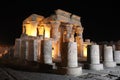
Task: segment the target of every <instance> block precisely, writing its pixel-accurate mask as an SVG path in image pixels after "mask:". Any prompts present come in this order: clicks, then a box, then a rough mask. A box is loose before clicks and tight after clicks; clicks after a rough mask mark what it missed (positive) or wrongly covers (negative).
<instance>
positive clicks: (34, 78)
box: [0, 66, 120, 80]
mask: <svg viewBox="0 0 120 80" xmlns="http://www.w3.org/2000/svg"><path fill="white" fill-rule="evenodd" d="M0 80H120V66H117V67H115V68H105V69H104V70H101V71H93V70H87V69H83V75H81V76H78V77H72V76H67V75H57V74H50V73H40V72H26V71H21V70H14V69H11V68H5V67H0Z"/></svg>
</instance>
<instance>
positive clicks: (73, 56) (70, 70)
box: [61, 42, 82, 76]
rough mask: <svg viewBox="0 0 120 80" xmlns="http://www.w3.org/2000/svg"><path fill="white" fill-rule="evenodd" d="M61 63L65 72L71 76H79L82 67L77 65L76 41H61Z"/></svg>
mask: <svg viewBox="0 0 120 80" xmlns="http://www.w3.org/2000/svg"><path fill="white" fill-rule="evenodd" d="M62 52H64V53H62V55H61V56H62V63H63V66H64V67H65V69H66V74H67V75H71V76H80V75H81V74H82V67H78V57H77V43H76V42H65V43H63V51H62Z"/></svg>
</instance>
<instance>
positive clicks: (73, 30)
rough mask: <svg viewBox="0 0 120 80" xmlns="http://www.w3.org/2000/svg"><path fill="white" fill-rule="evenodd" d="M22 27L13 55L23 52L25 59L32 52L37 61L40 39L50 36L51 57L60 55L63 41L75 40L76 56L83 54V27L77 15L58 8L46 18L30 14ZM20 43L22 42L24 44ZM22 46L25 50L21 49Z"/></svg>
mask: <svg viewBox="0 0 120 80" xmlns="http://www.w3.org/2000/svg"><path fill="white" fill-rule="evenodd" d="M22 29H23V30H22V35H21V37H20V39H16V42H15V46H16V47H15V55H18V54H19V55H21V54H23V53H24V54H25V55H24V57H25V58H26V59H27V58H28V56H29V55H30V53H31V52H32V53H33V54H32V53H31V54H32V55H33V56H34V55H36V56H37V60H38V61H39V60H40V59H39V58H40V55H41V54H42V52H41V49H40V48H41V41H42V40H44V39H46V38H50V39H51V40H52V58H53V59H57V58H58V57H60V56H61V54H62V45H63V44H64V42H76V43H77V52H78V56H80V57H82V56H83V36H82V34H83V27H82V25H81V22H80V17H79V16H77V15H74V14H71V13H69V12H66V11H63V10H60V9H58V10H56V11H55V14H54V15H51V16H50V17H47V18H45V17H43V16H41V15H37V14H32V15H30V16H29V17H28V18H26V19H25V20H24V21H23V27H22ZM35 42H36V43H37V44H36V43H35ZM18 44H20V45H18ZM21 44H24V46H23V45H21ZM17 46H19V47H17ZM22 46H23V47H22ZM38 46H39V48H38ZM35 47H37V48H35ZM18 48H19V49H18ZM22 48H23V49H26V50H27V51H26V50H22ZM31 48H32V50H31ZM37 49H39V50H37ZM22 51H23V52H22ZM33 58H35V57H33ZM30 60H34V59H30ZM37 60H35V61H37Z"/></svg>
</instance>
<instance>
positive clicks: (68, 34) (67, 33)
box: [63, 24, 74, 42]
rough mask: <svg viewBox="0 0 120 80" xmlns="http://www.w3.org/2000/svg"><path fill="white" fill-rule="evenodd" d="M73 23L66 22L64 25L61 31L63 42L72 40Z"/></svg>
mask: <svg viewBox="0 0 120 80" xmlns="http://www.w3.org/2000/svg"><path fill="white" fill-rule="evenodd" d="M72 28H73V25H72V24H66V25H65V27H64V33H63V35H64V36H63V42H69V41H70V42H74V33H73V31H72Z"/></svg>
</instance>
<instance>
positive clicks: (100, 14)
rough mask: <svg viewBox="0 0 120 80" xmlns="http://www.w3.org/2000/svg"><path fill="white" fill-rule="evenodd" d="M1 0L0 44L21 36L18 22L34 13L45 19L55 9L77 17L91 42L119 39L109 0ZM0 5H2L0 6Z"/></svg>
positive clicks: (117, 23)
mask: <svg viewBox="0 0 120 80" xmlns="http://www.w3.org/2000/svg"><path fill="white" fill-rule="evenodd" d="M105 1H106V0H103V1H102V0H100V1H98V0H96V1H92V0H88V1H87V0H63V1H62V0H23V1H22V0H16V1H15V0H14V1H13V0H8V1H7V0H4V2H1V3H0V28H1V29H0V43H9V44H14V41H15V38H19V37H20V34H21V33H22V21H23V20H24V19H25V18H26V17H28V16H29V15H31V14H33V13H36V14H39V15H43V16H45V17H47V16H49V15H51V14H53V13H54V10H56V9H63V10H65V11H68V12H71V13H73V14H76V15H78V16H81V23H82V26H83V27H84V34H83V37H84V38H90V39H91V40H92V41H111V40H113V41H116V40H119V39H120V35H119V33H120V30H119V27H118V26H119V21H118V19H119V18H118V17H120V15H118V13H117V10H119V9H118V8H115V7H113V1H112V0H108V1H106V2H105ZM1 4H3V5H2V6H1Z"/></svg>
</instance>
